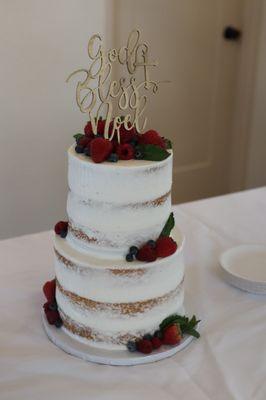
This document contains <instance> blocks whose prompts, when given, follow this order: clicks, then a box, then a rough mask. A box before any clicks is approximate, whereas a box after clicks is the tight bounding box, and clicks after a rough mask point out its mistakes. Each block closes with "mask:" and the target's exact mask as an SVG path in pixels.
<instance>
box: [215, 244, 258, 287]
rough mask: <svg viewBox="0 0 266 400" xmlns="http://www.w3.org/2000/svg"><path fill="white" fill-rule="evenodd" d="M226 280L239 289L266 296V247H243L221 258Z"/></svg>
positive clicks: (227, 252) (226, 252)
mask: <svg viewBox="0 0 266 400" xmlns="http://www.w3.org/2000/svg"><path fill="white" fill-rule="evenodd" d="M220 264H221V267H222V271H223V275H224V278H225V280H226V281H227V282H228V283H229V284H231V285H233V286H236V287H238V288H239V289H242V290H245V291H247V292H251V293H255V294H266V246H264V245H241V246H237V247H233V248H231V249H229V250H227V251H225V252H224V253H222V255H221V256H220Z"/></svg>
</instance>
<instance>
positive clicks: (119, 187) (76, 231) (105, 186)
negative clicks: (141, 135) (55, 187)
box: [67, 145, 172, 259]
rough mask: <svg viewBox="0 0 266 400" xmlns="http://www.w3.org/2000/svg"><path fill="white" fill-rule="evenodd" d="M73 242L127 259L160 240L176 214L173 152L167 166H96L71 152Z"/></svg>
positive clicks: (164, 163) (69, 237)
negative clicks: (131, 250) (131, 252)
mask: <svg viewBox="0 0 266 400" xmlns="http://www.w3.org/2000/svg"><path fill="white" fill-rule="evenodd" d="M68 184H69V193H68V200H67V213H68V217H69V231H68V235H67V240H68V241H69V242H70V243H71V245H72V246H74V247H76V248H78V249H79V250H81V251H84V252H89V253H95V254H97V257H103V258H115V259H119V258H124V257H125V254H126V253H127V252H128V249H129V247H130V246H132V245H136V246H138V245H142V244H143V243H145V242H147V240H150V239H154V240H156V239H157V238H158V236H159V234H160V232H161V230H162V228H163V226H164V224H165V222H166V221H167V218H168V217H169V214H170V212H171V187H172V153H171V154H170V156H169V157H168V158H167V159H165V160H163V161H145V160H129V161H118V162H117V163H110V162H103V163H101V164H96V163H94V162H92V161H91V159H90V158H89V157H86V156H84V155H83V154H77V153H76V152H75V146H74V145H73V146H71V147H70V149H69V150H68Z"/></svg>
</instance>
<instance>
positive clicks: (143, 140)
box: [45, 120, 197, 353]
mask: <svg viewBox="0 0 266 400" xmlns="http://www.w3.org/2000/svg"><path fill="white" fill-rule="evenodd" d="M104 124H105V121H103V120H100V121H99V124H98V133H97V135H94V134H93V132H92V129H91V125H90V123H88V124H87V125H86V126H85V128H84V134H77V135H75V139H76V143H75V144H73V145H72V146H71V147H70V149H69V150H68V185H69V192H68V199H67V214H68V221H67V222H63V221H60V222H59V223H57V224H56V226H55V233H56V235H55V241H54V252H55V273H56V279H55V281H52V283H50V286H51V287H52V289H51V290H52V294H49V299H52V300H51V301H52V304H53V308H52V310H50V309H49V304H48V303H49V300H48V303H46V306H45V312H46V314H47V318H48V321H49V312H50V321H51V322H50V321H49V322H50V323H55V324H56V325H57V326H61V325H62V329H63V330H64V331H65V332H66V333H67V334H68V335H70V336H72V337H74V338H75V339H77V340H79V341H82V342H84V343H88V344H90V345H92V346H96V347H102V348H106V349H114V350H115V349H123V348H126V346H127V347H128V348H129V350H131V351H132V348H137V349H139V351H142V352H144V353H145V352H146V353H147V352H149V350H151V348H152V343H153V346H154V348H158V347H159V344H160V343H165V344H167V340H168V342H169V339H163V335H165V337H166V335H168V336H169V332H171V335H172V336H171V338H172V339H171V340H172V342H171V341H170V342H171V343H172V344H176V343H178V340H180V334H181V330H180V326H178V329H177V328H171V325H174V326H176V327H177V323H176V320H175V323H173V324H170V327H169V324H168V325H167V327H166V328H167V330H166V331H165V333H163V332H161V334H162V336H161V338H160V337H159V335H158V334H157V333H156V332H158V329H159V326H160V324H162V321H164V320H165V319H166V318H167V317H169V316H171V315H182V314H183V312H184V310H183V300H184V263H183V242H184V240H183V237H182V235H181V233H180V232H179V230H178V229H177V227H175V226H174V216H173V213H172V212H171V187H172V159H173V154H172V150H171V148H170V141H169V140H166V139H165V138H163V137H161V136H160V135H159V134H158V133H157V132H155V131H151V130H150V131H148V132H146V133H144V134H142V135H140V134H138V133H137V132H136V131H135V130H134V129H131V130H130V131H126V130H121V131H120V142H118V141H117V139H116V140H107V139H105V138H104V135H103V132H104ZM55 286H56V291H55ZM48 288H49V284H48ZM45 290H46V291H45V293H46V297H47V290H48V289H47V285H46V289H45ZM54 291H55V292H54ZM47 299H48V297H47ZM51 312H53V315H52V314H51ZM195 321H196V320H195ZM195 321H194V325H193V324H192V325H193V326H192V325H191V329H192V328H194V327H195V326H196V324H195ZM196 322H197V321H196ZM173 331H174V339H173ZM191 332H192V331H191ZM147 334H148V336H149V337H151V339H150V340H149V343H148V344H147ZM192 334H193V333H192ZM154 338H156V339H154ZM143 340H144V342H143ZM145 340H146V342H145ZM160 341H161V342H160ZM143 343H144V344H143ZM145 343H146V344H145ZM171 343H170V344H171ZM134 344H136V346H135V345H134ZM134 346H135V347H134ZM147 349H148V350H147Z"/></svg>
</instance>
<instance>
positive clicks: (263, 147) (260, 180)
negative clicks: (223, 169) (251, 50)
mask: <svg viewBox="0 0 266 400" xmlns="http://www.w3.org/2000/svg"><path fill="white" fill-rule="evenodd" d="M262 5H263V7H262V13H261V24H260V26H261V31H260V37H259V43H258V54H257V70H256V78H255V88H254V96H253V105H252V108H253V109H252V120H251V125H250V137H249V146H248V160H247V170H246V187H247V188H251V187H256V186H263V185H266V46H265V43H266V2H265V1H263V2H262Z"/></svg>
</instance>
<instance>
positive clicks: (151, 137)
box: [139, 129, 165, 149]
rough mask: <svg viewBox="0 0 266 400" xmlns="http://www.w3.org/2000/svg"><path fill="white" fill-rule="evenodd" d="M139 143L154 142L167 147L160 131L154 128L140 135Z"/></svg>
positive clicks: (156, 144)
mask: <svg viewBox="0 0 266 400" xmlns="http://www.w3.org/2000/svg"><path fill="white" fill-rule="evenodd" d="M139 144H153V145H155V146H159V147H161V148H162V149H165V141H164V140H163V138H162V137H161V136H160V135H159V133H158V132H156V131H154V130H152V129H151V130H149V131H147V132H145V133H143V135H140V137H139Z"/></svg>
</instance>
